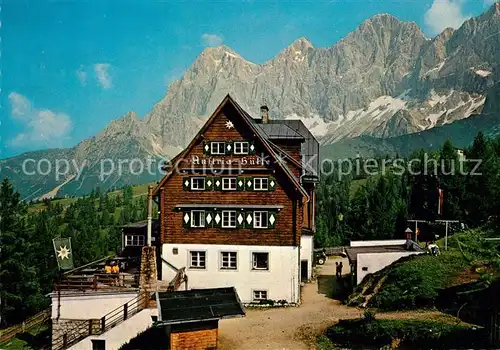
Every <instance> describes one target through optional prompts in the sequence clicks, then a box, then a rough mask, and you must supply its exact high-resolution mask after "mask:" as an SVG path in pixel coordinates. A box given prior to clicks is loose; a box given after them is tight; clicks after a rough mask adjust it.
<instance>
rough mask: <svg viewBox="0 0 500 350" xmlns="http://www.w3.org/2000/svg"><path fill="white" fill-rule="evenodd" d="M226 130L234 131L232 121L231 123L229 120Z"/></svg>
mask: <svg viewBox="0 0 500 350" xmlns="http://www.w3.org/2000/svg"><path fill="white" fill-rule="evenodd" d="M226 128H228V129H233V128H234V124H233V122H232V121H230V120H228V121H227V122H226Z"/></svg>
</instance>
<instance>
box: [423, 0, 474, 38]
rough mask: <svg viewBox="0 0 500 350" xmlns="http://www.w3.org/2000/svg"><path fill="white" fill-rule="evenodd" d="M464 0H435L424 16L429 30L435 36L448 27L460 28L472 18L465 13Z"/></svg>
mask: <svg viewBox="0 0 500 350" xmlns="http://www.w3.org/2000/svg"><path fill="white" fill-rule="evenodd" d="M463 3H464V1H463V0H434V2H433V3H432V5H431V7H430V8H429V10H427V12H426V13H425V15H424V20H425V24H426V25H427V29H428V30H429V32H430V33H431V34H433V35H435V34H439V33H441V32H442V31H443V30H444V29H446V28H448V27H452V28H455V29H457V28H459V27H460V26H461V25H462V23H464V22H465V21H466V20H467V19H469V18H470V16H468V15H465V14H464V13H463V8H462V5H463Z"/></svg>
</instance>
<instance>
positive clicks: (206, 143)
mask: <svg viewBox="0 0 500 350" xmlns="http://www.w3.org/2000/svg"><path fill="white" fill-rule="evenodd" d="M203 154H204V155H207V156H209V155H210V142H209V141H203Z"/></svg>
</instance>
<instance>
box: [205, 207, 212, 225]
mask: <svg viewBox="0 0 500 350" xmlns="http://www.w3.org/2000/svg"><path fill="white" fill-rule="evenodd" d="M213 226H214V212H213V211H212V210H205V227H213Z"/></svg>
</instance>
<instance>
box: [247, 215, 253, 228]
mask: <svg viewBox="0 0 500 350" xmlns="http://www.w3.org/2000/svg"><path fill="white" fill-rule="evenodd" d="M245 227H246V228H253V211H245Z"/></svg>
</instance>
